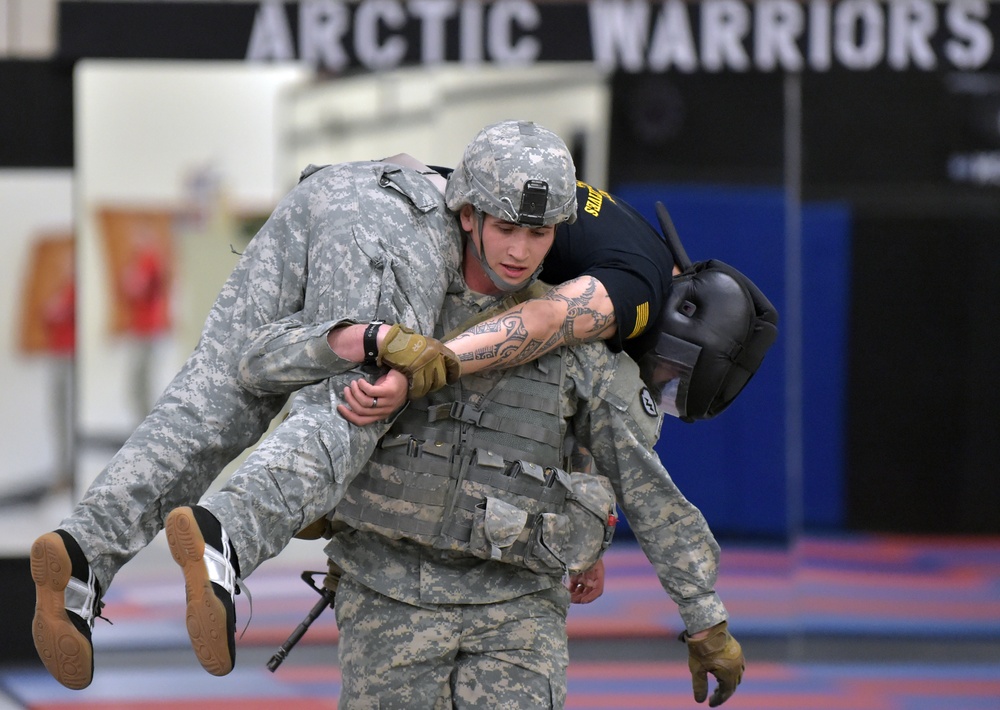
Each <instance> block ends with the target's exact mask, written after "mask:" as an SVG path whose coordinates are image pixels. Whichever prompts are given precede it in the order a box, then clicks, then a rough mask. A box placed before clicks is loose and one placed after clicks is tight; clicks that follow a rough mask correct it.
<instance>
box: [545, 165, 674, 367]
mask: <svg viewBox="0 0 1000 710" xmlns="http://www.w3.org/2000/svg"><path fill="white" fill-rule="evenodd" d="M576 199H577V210H576V214H577V219H576V222H574V223H573V224H566V223H562V224H560V225H559V226H558V227H557V228H556V238H555V243H554V244H553V245H552V251H550V252H549V254H548V256H546V257H545V262H544V268H543V270H542V274H541V279H542V281H544V282H546V283H550V284H560V283H563V282H564V281H569V280H570V279H574V278H576V277H578V276H584V275H587V276H593V277H594V278H595V279H597V280H598V281H600V282H601V284H602V285H603V286H604V288H605V289H607V292H608V295H609V296H610V297H611V302H612V304H614V308H615V320H616V321H617V323H618V330H617V334H616V335H615V336H614V337H613V338H611V339H609V340H608V345H609V346H610V347H611V348H612V349H613V350H625V351H626V352H627V353H628V354H629V355H631V356H633V357H638V356H639V355H641V354H642V353H643V352H645V351H646V350H648V349H649V348H650V347H651V346H652V345H654V344H655V335H656V334H655V332H652V331H650V329H649V328H650V325H655V324H656V322H657V319H658V317H659V314H660V307H661V305H662V303H663V301H664V299H665V298H666V294H667V290H668V289H669V288H670V280H671V274H672V271H673V266H674V264H673V257H672V256H671V255H670V250H669V249H668V248H667V244H666V242H665V241H664V239H663V237H662V236H661V235H660V233H659V232H658V231H657V230H656V229H654V228H653V226H652V225H651V224H650V223H649V222H648V221H647V220H646V219H645V218H644V217H643V216H642V215H640V214H639V213H638V212H637V211H636V210H635V209H634V208H633V207H632V206H631V205H629V204H627V203H626V202H623V201H622V200H619V199H617V198H615V197H614V196H612V195H609V194H608V193H607V192H604V191H602V190H598V189H597V188H595V187H591V186H590V185H588V184H586V183H584V182H579V181H578V182H577V189H576ZM643 335H645V336H646V337H642V336H643Z"/></svg>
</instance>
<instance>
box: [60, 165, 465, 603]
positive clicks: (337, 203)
mask: <svg viewBox="0 0 1000 710" xmlns="http://www.w3.org/2000/svg"><path fill="white" fill-rule="evenodd" d="M306 174H308V177H306V178H305V179H304V180H303V181H302V182H300V183H299V185H298V186H296V187H295V188H294V189H293V190H292V191H291V192H290V193H289V194H288V195H287V196H286V197H285V198H284V199H283V200H282V201H281V202H280V203H279V205H278V206H277V208H276V209H275V210H274V212H273V213H272V215H271V217H270V218H269V219H268V221H267V223H266V224H265V225H264V227H263V228H262V229H261V231H260V232H259V233H258V234H257V235H256V236H255V237H254V239H253V240H252V241H251V242H250V245H249V246H248V247H247V249H246V252H245V253H244V254H243V256H242V257H241V259H240V261H239V263H238V265H237V267H236V269H235V270H234V271H233V273H232V275H231V276H230V278H229V279H228V281H227V282H226V284H225V285H224V286H223V288H222V291H221V293H220V295H219V297H218V299H217V301H216V302H215V305H214V306H213V308H212V310H211V312H210V313H209V316H208V319H207V321H206V323H205V327H204V331H203V333H202V336H201V339H200V341H199V343H198V346H197V348H196V349H195V351H194V353H193V354H192V355H191V356H190V357H189V358H188V360H187V362H186V363H185V365H184V367H183V368H182V369H181V371H180V372H179V373H178V374H177V376H176V377H175V378H174V380H173V381H172V382H171V383H170V385H169V386H168V387H167V389H166V391H165V392H164V393H163V395H162V396H161V397H160V399H159V400H158V401H157V403H156V404H155V406H154V408H153V410H152V412H151V413H150V414H149V416H147V417H146V419H145V420H144V421H143V422H142V423H141V424H140V425H139V427H138V428H137V429H136V431H135V432H134V433H133V434H132V436H131V437H130V438H129V440H128V441H127V442H126V443H125V445H124V446H123V447H122V449H121V450H120V451H119V452H118V453H117V454H116V455H115V456H114V458H113V459H112V460H111V462H110V463H109V464H108V466H107V467H106V468H105V469H104V471H103V472H102V473H101V474H100V475H99V476H98V477H97V479H95V481H94V482H93V484H92V485H91V486H90V488H89V489H88V490H87V492H86V494H85V496H84V497H83V499H82V500H81V501H80V503H79V504H78V505H77V506H76V508H75V509H74V511H73V513H72V514H71V516H70V517H69V518H67V519H66V520H64V521H63V523H62V524H61V526H60V527H61V528H62V529H63V530H65V531H66V532H68V533H69V534H70V535H72V536H73V537H74V538H75V539H76V540H77V541H78V542H79V543H80V546H81V547H82V549H83V551H84V554H85V555H86V556H87V559H88V561H89V562H90V564H91V565H92V567H93V569H94V571H95V573H96V574H97V577H98V579H99V581H100V582H101V584H102V587H103V588H104V589H107V588H108V585H109V584H110V583H111V580H112V578H113V577H114V575H115V574H116V573H117V571H118V569H119V568H120V567H121V565H123V564H124V563H125V562H127V561H128V560H129V559H131V557H132V556H133V555H135V554H136V553H137V552H138V551H139V550H141V549H142V548H143V547H144V546H146V545H147V544H148V543H149V542H150V540H152V538H153V537H154V536H155V535H156V534H157V532H158V531H159V530H160V529H161V528H162V527H163V518H164V516H165V515H166V514H167V513H168V512H170V511H171V510H172V509H173V508H175V507H178V506H182V505H191V504H194V503H196V502H197V501H198V499H199V497H200V496H201V495H202V494H204V492H205V491H206V489H207V488H208V486H209V485H210V484H211V482H212V481H213V480H214V479H215V478H216V476H218V474H219V472H220V471H221V470H222V468H223V467H224V466H225V465H226V464H227V463H229V462H230V461H231V460H232V459H234V458H235V457H236V456H237V455H239V454H240V453H242V452H243V451H244V450H245V449H246V448H247V447H249V446H251V445H252V444H253V443H254V442H256V441H257V440H258V439H259V438H260V436H261V435H262V434H263V433H264V432H265V431H266V429H267V427H268V425H269V423H270V422H271V420H272V418H273V417H274V416H275V415H276V414H277V413H278V412H279V411H280V410H281V408H282V406H283V404H284V402H285V400H286V398H287V395H286V394H278V395H269V396H259V393H256V392H252V391H250V390H247V389H244V388H242V387H241V386H240V385H239V384H237V375H238V365H239V361H240V358H241V356H242V355H243V354H244V353H245V352H246V350H247V347H248V336H249V335H250V334H251V333H252V332H259V331H258V329H260V328H261V327H263V326H265V325H266V324H269V323H272V322H274V321H276V320H278V319H280V318H283V317H286V316H290V315H292V314H299V315H300V316H301V317H302V318H303V319H305V320H307V321H308V322H312V323H320V322H329V323H328V324H327V325H326V329H327V330H329V328H330V327H331V325H332V322H335V321H341V320H353V321H359V322H366V321H369V320H372V319H375V318H381V319H386V320H389V321H391V322H397V323H402V324H405V325H407V326H409V327H411V328H414V329H415V330H417V331H423V332H430V330H431V329H432V328H433V324H434V322H435V321H436V320H437V317H438V314H439V311H440V307H441V300H442V298H443V296H444V293H445V290H446V288H447V287H448V284H449V282H450V280H451V278H452V276H453V275H454V274H455V273H456V271H457V269H458V267H459V265H460V258H461V253H460V243H461V242H460V237H459V232H458V228H457V225H456V223H455V219H454V216H453V215H452V214H451V213H450V212H448V211H447V210H446V209H445V205H444V200H443V197H442V195H441V192H440V191H439V190H438V189H437V188H436V187H434V186H433V185H432V184H431V182H429V181H428V180H427V179H425V178H424V177H423V176H421V175H420V174H419V173H418V172H417V171H414V170H411V169H406V168H402V167H400V166H398V165H393V164H386V163H377V162H371V163H348V164H341V165H336V166H330V167H326V168H324V169H321V170H318V171H317V170H316V169H314V168H313V169H307V171H306V173H304V175H306ZM326 350H327V352H325V353H318V354H317V353H313V357H315V358H319V359H320V360H321V361H322V362H323V365H324V368H325V372H326V374H327V375H329V374H335V375H336V374H338V373H344V374H342V376H340V377H334V378H333V379H331V380H330V381H328V382H324V383H321V384H318V385H314V386H312V387H310V388H307V390H306V391H304V392H303V396H302V397H301V398H300V400H299V402H297V403H296V405H295V411H296V412H297V413H300V414H301V415H302V418H301V421H302V422H308V425H309V426H313V427H314V424H315V419H314V418H311V412H313V411H315V410H316V409H322V410H323V411H324V413H326V414H327V418H328V415H329V412H330V411H331V409H333V408H335V407H336V404H337V402H338V399H339V397H340V393H341V391H342V389H343V387H344V385H345V384H346V383H347V382H348V381H350V380H351V379H355V378H356V377H357V373H356V372H355V373H348V370H349V369H350V368H353V367H355V363H352V362H346V361H342V360H340V359H339V358H337V357H336V356H335V355H333V353H332V352H330V351H329V348H328V347H327V348H326ZM383 428H384V427H380V426H372V427H366V428H363V429H362V428H357V427H353V426H351V425H349V424H348V423H347V422H346V421H345V420H342V419H341V420H339V422H338V426H335V427H330V426H328V427H326V428H325V429H324V433H323V436H321V437H320V440H319V441H314V442H313V444H314V446H313V448H312V449H311V451H313V452H315V453H316V454H317V455H322V456H324V457H327V459H326V464H327V465H328V466H329V465H330V462H331V461H336V462H337V464H338V471H345V470H349V468H350V467H351V466H353V467H354V470H356V469H357V468H358V467H359V466H360V462H362V461H364V460H366V459H367V458H368V454H369V453H370V451H371V449H372V447H373V446H374V444H375V443H376V441H377V439H378V437H379V435H380V434H381V432H382V430H383ZM313 431H315V427H314V428H313ZM289 434H297V435H299V438H295V437H293V440H291V441H289V440H283V441H275V442H274V444H273V446H277V445H279V444H283V447H282V448H284V447H287V446H289V445H291V446H296V445H299V444H300V443H301V437H302V431H301V430H299V431H297V432H286V433H285V435H286V436H287V435H289ZM306 436H307V435H306ZM307 438H308V436H307ZM286 450H287V449H286ZM260 461H261V459H260V457H256V458H255V459H254V460H253V461H250V460H248V462H247V464H248V465H255V464H257V463H259V462H260ZM267 466H268V471H269V472H270V480H271V482H272V483H273V484H274V485H273V486H272V487H271V488H270V490H269V491H267V492H266V494H267V495H274V496H281V497H283V498H284V497H285V495H286V494H285V493H284V492H281V485H282V484H284V483H288V481H282V480H281V475H282V473H284V472H285V470H284V469H282V460H280V459H273V458H272V459H270V460H268V461H267ZM329 467H330V468H332V466H329ZM300 476H301V474H300V473H299V472H298V471H296V472H295V473H294V475H293V476H291V478H292V479H294V482H292V483H291V485H293V486H294V485H301V478H300ZM316 487H317V486H316V485H315V484H314V486H313V489H315V488H316ZM329 487H330V486H329V481H326V482H325V485H324V486H321V487H320V489H326V488H329ZM296 493H297V490H294V489H293V490H291V491H289V492H288V493H287V497H288V498H289V499H294V498H295V495H296ZM322 505H323V504H321V506H322ZM329 507H330V505H326V507H321V512H320V513H318V514H317V516H315V517H318V515H320V514H322V511H325V510H328V509H329ZM284 516H285V520H286V521H287V520H296V519H297V520H299V521H301V520H302V519H303V517H304V514H302V513H301V512H300V511H299V510H297V509H296V508H295V506H292V507H290V508H288V509H287V510H286V511H285V512H284ZM313 519H315V518H314V517H313V518H310V519H309V520H306V521H305V522H311V521H312V520H313ZM227 522H228V521H227Z"/></svg>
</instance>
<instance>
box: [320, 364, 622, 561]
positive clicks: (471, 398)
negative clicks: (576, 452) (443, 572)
mask: <svg viewBox="0 0 1000 710" xmlns="http://www.w3.org/2000/svg"><path fill="white" fill-rule="evenodd" d="M564 381H565V378H564V377H563V374H562V358H561V357H560V356H559V355H558V354H555V355H545V356H543V357H542V358H540V359H538V360H537V361H535V362H534V363H532V364H530V365H527V366H525V367H520V368H514V369H511V370H507V371H505V372H504V373H503V376H501V377H500V378H499V379H496V378H495V377H484V376H481V375H478V374H477V375H467V376H466V377H464V378H462V380H461V382H460V383H457V384H455V385H452V386H450V387H448V388H445V389H441V390H438V391H436V392H433V393H431V394H430V395H429V396H427V397H425V398H423V399H420V400H417V401H414V402H411V403H410V406H409V407H408V408H407V409H406V410H405V411H404V412H402V413H401V414H400V415H399V417H398V418H397V419H396V422H395V423H394V424H393V426H392V427H391V428H390V430H389V432H388V433H387V434H386V436H385V437H383V439H382V442H381V444H380V446H379V447H378V448H377V449H376V450H375V452H374V454H373V455H372V459H371V463H370V465H368V466H366V467H365V468H364V470H363V471H362V472H361V473H360V474H359V475H358V477H357V478H355V479H354V481H353V483H352V484H351V485H350V486H349V487H348V488H347V490H346V492H345V495H344V497H343V499H342V500H341V501H340V503H338V504H337V508H336V511H335V514H334V516H333V519H334V521H336V522H337V523H344V524H346V525H348V526H350V527H352V528H354V529H356V530H364V531H371V532H376V533H379V534H381V535H384V536H386V537H390V538H405V539H408V540H412V541H414V542H418V543H420V544H422V545H427V546H430V547H433V548H435V549H439V550H450V551H453V552H462V553H467V554H470V555H473V556H475V557H480V558H484V559H492V560H498V561H501V562H506V563H508V564H514V565H519V566H522V567H527V568H528V569H530V570H532V571H534V572H537V573H539V574H556V575H558V576H559V577H562V576H563V575H564V574H566V573H569V574H577V573H579V572H583V571H584V570H586V569H589V568H590V567H591V566H592V565H593V564H594V563H595V562H597V560H598V559H600V556H601V554H603V552H604V550H605V549H606V547H607V545H608V544H610V540H611V534H612V533H613V530H614V526H613V522H612V521H613V520H614V516H613V512H614V508H615V498H614V492H613V491H612V490H611V485H610V484H609V483H608V481H607V479H606V478H604V477H603V476H594V475H591V474H588V473H579V472H571V473H567V472H566V471H565V470H563V468H564V467H565V463H564V456H563V443H564V442H565V441H566V427H567V423H566V421H565V419H564V418H563V417H562V416H561V413H560V399H561V397H560V388H561V387H562V384H563V382H564Z"/></svg>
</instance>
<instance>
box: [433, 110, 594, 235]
mask: <svg viewBox="0 0 1000 710" xmlns="http://www.w3.org/2000/svg"><path fill="white" fill-rule="evenodd" d="M445 201H446V203H447V205H448V209H450V210H452V211H454V212H458V211H459V210H460V209H461V208H462V206H463V205H466V204H470V205H472V206H473V207H474V208H475V209H476V210H478V211H480V212H483V213H485V214H489V215H491V216H493V217H496V218H497V219H502V220H504V221H507V222H511V223H514V224H518V225H523V226H529V227H543V226H549V225H554V224H559V223H560V222H565V221H573V220H575V219H576V169H575V167H574V165H573V158H572V156H571V155H570V152H569V149H568V148H567V147H566V144H565V143H564V142H563V141H562V139H561V138H559V136H557V135H556V134H554V133H552V132H551V131H549V130H548V129H546V128H542V127H541V126H539V125H537V124H535V123H530V122H526V121H502V122H500V123H495V124H493V125H490V126H487V127H486V128H484V129H483V130H482V131H480V132H479V134H478V135H477V136H476V137H475V138H474V139H473V140H472V142H471V143H469V145H468V146H466V149H465V153H464V154H463V156H462V160H461V161H460V162H459V164H458V166H456V168H455V171H454V172H453V173H452V175H451V177H450V178H449V179H448V187H447V190H446V192H445Z"/></svg>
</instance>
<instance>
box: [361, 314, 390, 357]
mask: <svg viewBox="0 0 1000 710" xmlns="http://www.w3.org/2000/svg"><path fill="white" fill-rule="evenodd" d="M381 325H385V321H384V320H373V321H372V322H371V323H369V324H368V327H367V328H365V335H364V338H362V340H361V343H362V346H363V347H364V349H365V366H366V367H378V329H379V326H381Z"/></svg>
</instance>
